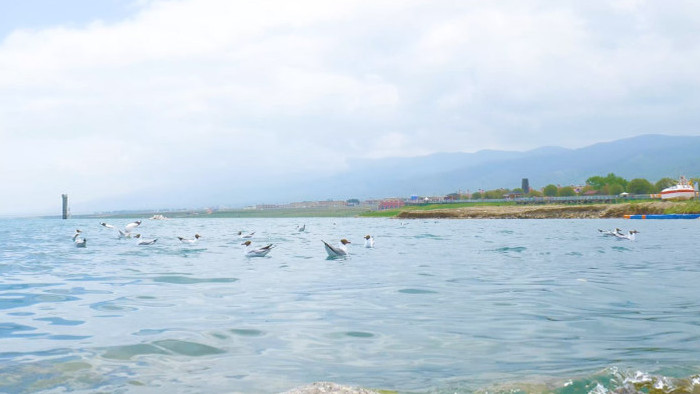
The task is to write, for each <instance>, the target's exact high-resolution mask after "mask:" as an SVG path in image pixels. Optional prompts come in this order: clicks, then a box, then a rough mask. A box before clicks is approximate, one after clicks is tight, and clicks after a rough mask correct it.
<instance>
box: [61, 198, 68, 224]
mask: <svg viewBox="0 0 700 394" xmlns="http://www.w3.org/2000/svg"><path fill="white" fill-rule="evenodd" d="M61 198H62V199H63V219H68V195H67V194H61Z"/></svg>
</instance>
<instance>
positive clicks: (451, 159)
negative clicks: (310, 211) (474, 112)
mask: <svg viewBox="0 0 700 394" xmlns="http://www.w3.org/2000/svg"><path fill="white" fill-rule="evenodd" d="M611 172H612V173H615V175H618V176H621V177H623V178H626V179H634V178H646V179H647V180H649V181H651V182H655V181H657V180H659V179H661V178H663V177H672V178H678V177H679V176H680V175H685V176H687V177H693V176H698V175H700V136H697V137H695V136H692V137H685V136H666V135H643V136H638V137H634V138H628V139H622V140H617V141H613V142H604V143H598V144H595V145H591V146H587V147H584V148H579V149H566V148H560V147H543V148H538V149H534V150H530V151H526V152H509V151H492V150H484V151H479V152H476V153H436V154H432V155H428V156H421V157H410V158H389V159H377V160H360V161H357V162H354V163H351V166H350V169H349V170H348V171H347V172H346V173H343V174H340V175H339V176H337V177H332V178H327V179H323V180H316V181H314V182H309V183H303V184H300V185H299V186H300V188H301V189H303V190H304V191H305V193H306V196H307V197H306V199H319V198H321V199H323V198H333V199H343V198H348V197H354V198H360V199H364V198H378V197H390V196H409V195H412V194H416V195H444V194H448V193H452V192H457V191H458V190H461V191H466V190H470V191H472V192H474V191H477V190H479V189H484V190H490V189H497V188H509V189H513V188H517V187H520V185H521V181H522V179H523V178H528V180H529V183H530V187H532V188H536V189H539V188H542V187H544V186H546V185H547V184H550V183H551V184H560V185H572V184H578V185H581V184H584V183H585V181H586V179H588V178H589V177H591V176H595V175H601V176H605V175H607V174H608V173H611Z"/></svg>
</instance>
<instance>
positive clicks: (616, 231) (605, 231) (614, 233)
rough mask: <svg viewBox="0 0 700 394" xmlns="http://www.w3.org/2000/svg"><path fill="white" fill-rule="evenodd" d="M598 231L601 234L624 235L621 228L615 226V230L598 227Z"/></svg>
mask: <svg viewBox="0 0 700 394" xmlns="http://www.w3.org/2000/svg"><path fill="white" fill-rule="evenodd" d="M598 232H600V233H602V234H603V235H611V236H617V235H624V234H623V233H622V230H620V229H619V228H616V229H615V230H601V229H598Z"/></svg>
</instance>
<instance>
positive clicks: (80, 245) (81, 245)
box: [73, 230, 87, 248]
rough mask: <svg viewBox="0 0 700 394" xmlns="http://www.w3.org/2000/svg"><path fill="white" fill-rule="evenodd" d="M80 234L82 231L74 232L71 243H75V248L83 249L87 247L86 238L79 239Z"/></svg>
mask: <svg viewBox="0 0 700 394" xmlns="http://www.w3.org/2000/svg"><path fill="white" fill-rule="evenodd" d="M80 233H82V231H80V230H75V235H73V243H75V247H76V248H84V247H86V246H87V238H80Z"/></svg>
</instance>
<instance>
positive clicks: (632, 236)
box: [615, 230, 639, 241]
mask: <svg viewBox="0 0 700 394" xmlns="http://www.w3.org/2000/svg"><path fill="white" fill-rule="evenodd" d="M638 232H639V231H637V230H630V231H629V234H615V236H616V237H617V239H627V240H630V241H634V239H635V234H637V233H638Z"/></svg>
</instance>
